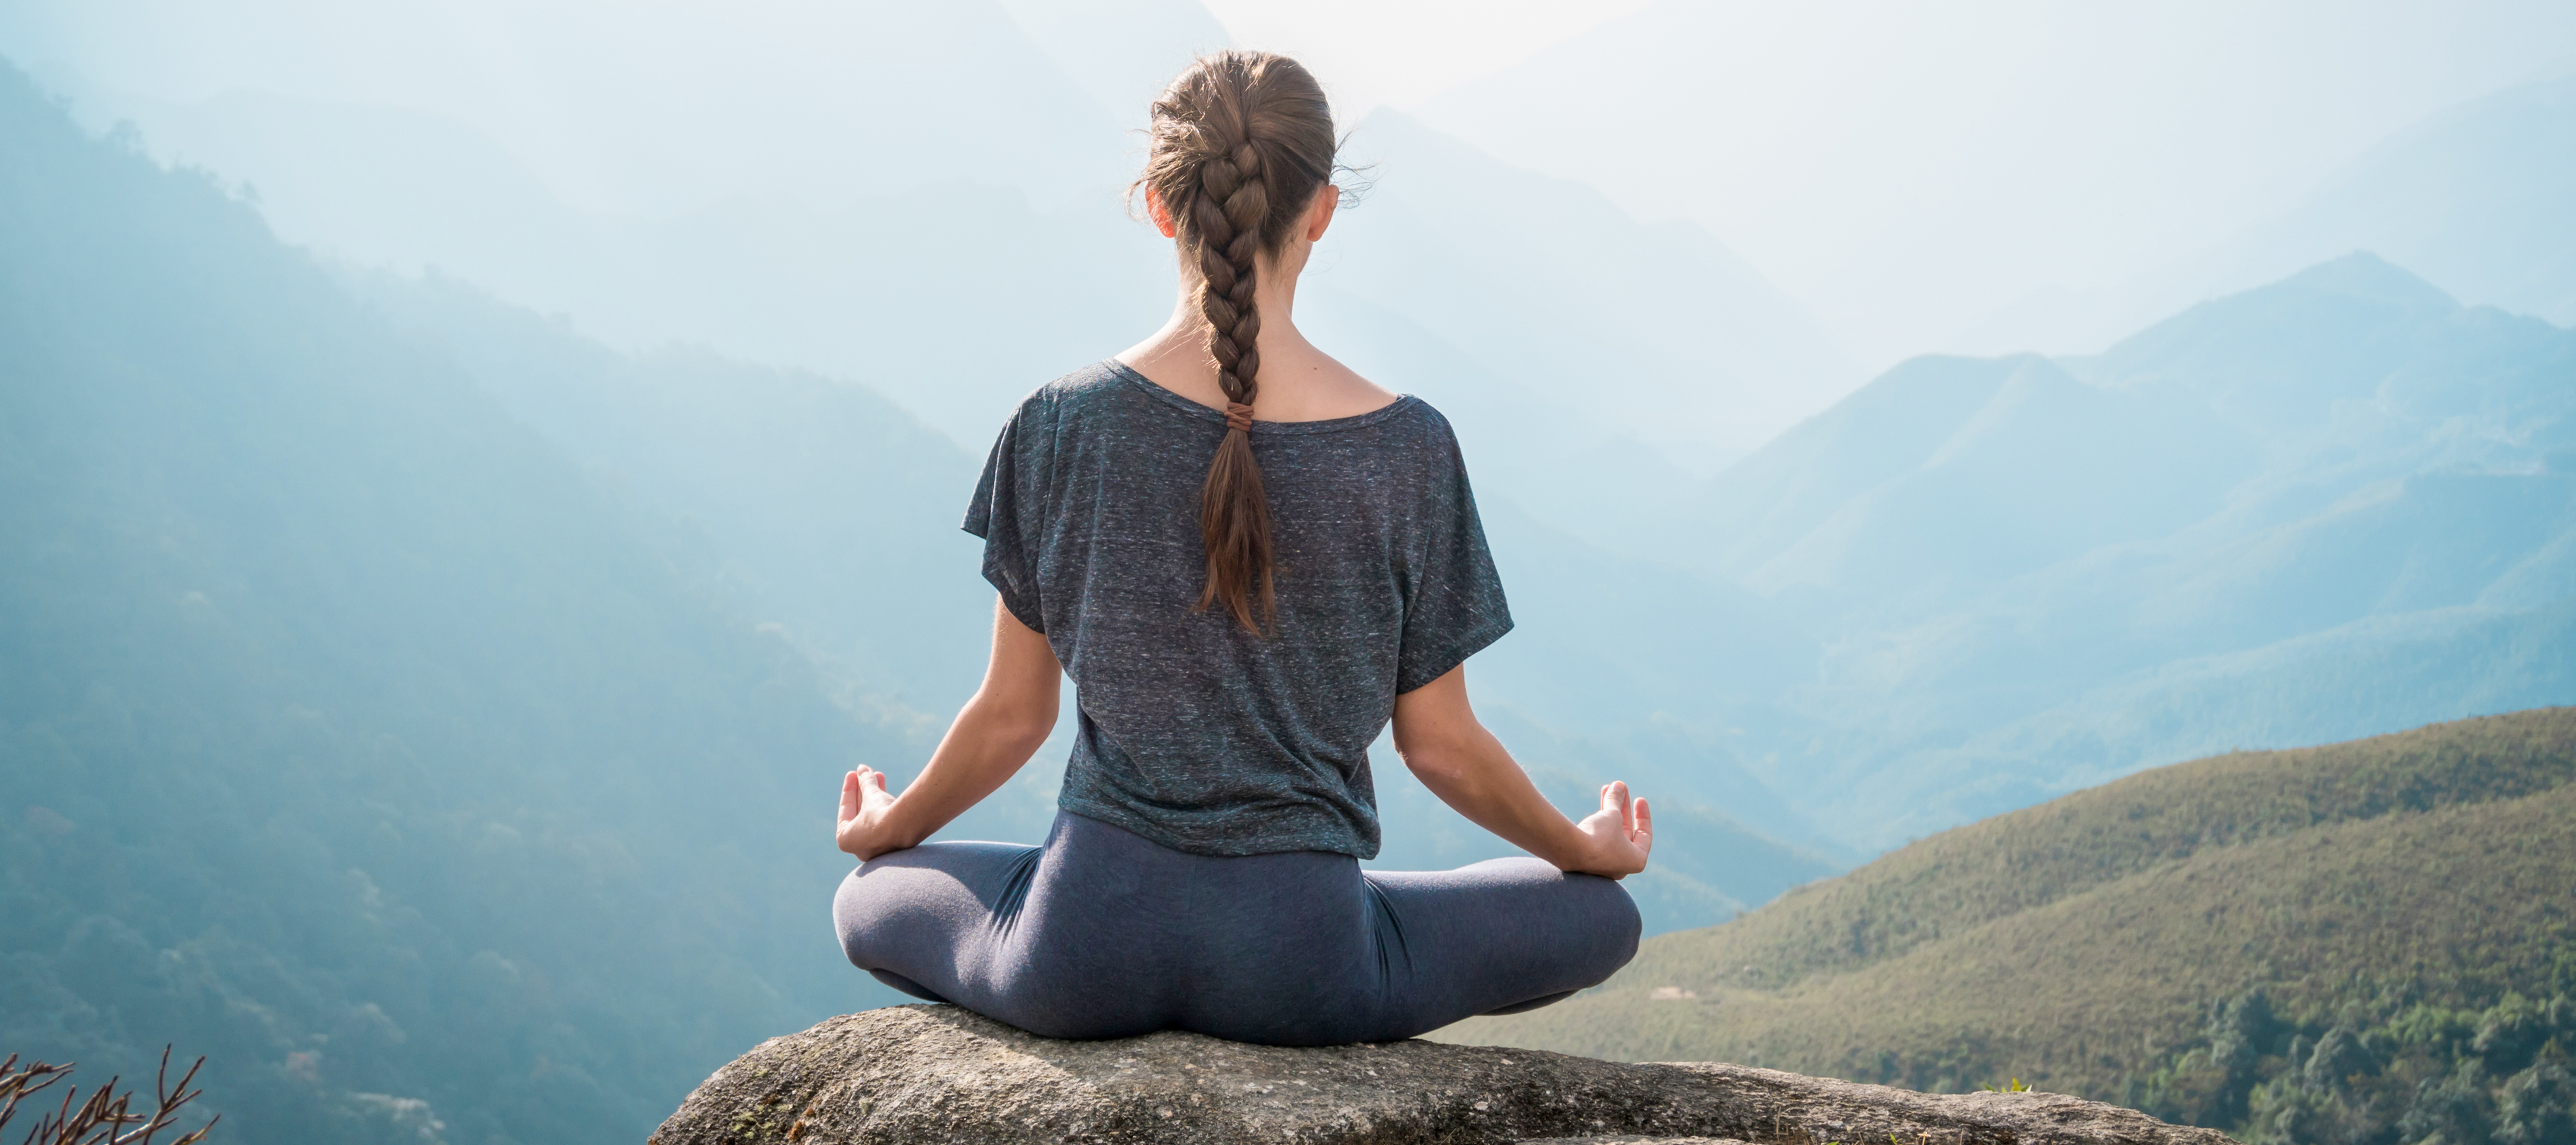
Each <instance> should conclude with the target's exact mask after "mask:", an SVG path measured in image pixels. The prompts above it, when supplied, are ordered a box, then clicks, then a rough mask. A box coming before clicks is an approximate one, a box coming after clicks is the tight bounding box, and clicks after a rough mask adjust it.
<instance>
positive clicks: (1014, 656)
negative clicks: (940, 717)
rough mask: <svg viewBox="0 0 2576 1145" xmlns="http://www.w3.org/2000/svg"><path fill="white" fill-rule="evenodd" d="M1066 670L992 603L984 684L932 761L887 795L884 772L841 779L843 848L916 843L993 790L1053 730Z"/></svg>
mask: <svg viewBox="0 0 2576 1145" xmlns="http://www.w3.org/2000/svg"><path fill="white" fill-rule="evenodd" d="M1062 679H1063V669H1062V668H1060V667H1059V666H1058V665H1057V664H1056V662H1055V650H1054V649H1053V648H1050V647H1048V646H1047V642H1046V637H1044V636H1040V635H1038V634H1037V633H1036V632H1035V631H1033V630H1031V629H1030V628H1029V626H1028V625H1025V624H1022V623H1020V619H1019V618H1018V617H1016V616H1013V615H1011V611H1010V610H1009V609H1007V608H1004V607H1002V603H1001V599H1000V598H999V597H995V598H994V601H993V659H992V662H991V663H990V664H987V665H986V666H985V668H984V686H983V687H980V688H977V689H976V690H975V698H974V699H971V700H968V701H966V706H965V707H964V708H962V709H960V710H959V711H958V713H957V721H956V722H955V723H952V724H950V725H948V734H947V735H945V736H942V737H941V738H940V740H939V750H937V751H934V752H932V753H931V754H930V766H928V767H925V768H922V769H921V775H920V776H919V777H918V778H916V779H914V780H913V781H912V786H910V787H906V788H904V789H903V794H902V795H901V796H895V795H889V794H887V793H886V787H885V773H884V772H881V771H878V770H876V769H874V768H868V767H862V768H859V769H858V770H856V771H853V772H851V773H849V774H848V775H845V776H842V777H841V815H840V824H841V825H840V830H839V831H837V832H836V833H835V839H836V841H837V842H838V843H839V844H840V847H841V849H842V850H844V851H847V852H849V853H851V854H853V855H857V856H858V857H859V858H861V859H863V860H865V859H873V858H876V857H877V856H879V855H882V854H885V853H886V852H888V851H900V850H903V849H904V848H906V847H914V846H919V845H920V843H921V841H922V840H924V839H927V838H929V837H930V835H931V832H934V831H937V830H939V829H940V828H942V827H945V826H947V825H948V821H949V820H951V819H955V818H956V817H958V816H959V815H962V814H964V813H965V811H966V809H967V808H969V807H972V806H974V805H975V804H976V803H978V802H981V801H982V800H983V798H984V797H985V796H987V795H991V794H992V793H993V791H994V790H995V789H996V788H999V787H1000V786H1002V784H1003V783H1004V782H1006V781H1008V780H1009V779H1010V778H1011V776H1012V775H1014V774H1016V773H1018V771H1019V770H1020V767H1021V765H1023V764H1026V763H1027V762H1028V761H1029V756H1030V755H1031V754H1033V753H1035V752H1036V751H1037V750H1038V745H1040V744H1043V743H1045V742H1046V738H1047V735H1048V733H1050V732H1053V731H1054V730H1055V705H1056V697H1057V695H1058V693H1059V691H1060V689H1061V686H1062V683H1061V682H1062Z"/></svg>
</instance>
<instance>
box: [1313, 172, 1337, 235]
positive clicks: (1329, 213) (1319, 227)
mask: <svg viewBox="0 0 2576 1145" xmlns="http://www.w3.org/2000/svg"><path fill="white" fill-rule="evenodd" d="M1341 206H1342V189H1341V188H1339V187H1336V186H1334V185H1332V184H1330V183H1326V184H1324V185H1323V187H1322V188H1321V189H1319V190H1317V191H1316V192H1315V206H1314V208H1313V209H1312V210H1309V211H1307V212H1306V241H1307V242H1310V243H1311V242H1316V241H1318V240H1321V239H1322V238H1323V237H1324V228H1326V227H1329V226H1332V225H1333V212H1334V211H1337V210H1340V209H1341Z"/></svg>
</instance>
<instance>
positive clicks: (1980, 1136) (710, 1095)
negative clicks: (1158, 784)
mask: <svg viewBox="0 0 2576 1145" xmlns="http://www.w3.org/2000/svg"><path fill="white" fill-rule="evenodd" d="M1560 1139H1570V1140H1572V1141H1594V1142H1603V1143H1607V1142H1638V1141H1651V1142H1675V1141H1677V1140H1689V1139H1731V1140H1733V1141H1736V1142H1761V1143H1766V1145H1828V1143H1834V1145H1845V1143H1847V1145H1878V1143H1880V1142H1889V1143H1891V1145H2231V1143H2230V1142H2229V1139H2228V1138H2227V1137H2226V1136H2225V1135H2223V1134H2220V1133H2217V1132H2214V1131H2212V1130H2207V1129H2192V1128H2186V1127H2183V1126H2176V1125H2168V1124H2165V1123H2164V1122H2162V1121H2158V1120H2156V1119H2154V1118H2152V1117H2149V1116H2147V1115H2145V1114H2143V1113H2139V1112H2136V1111H2134V1110H2128V1109H2121V1108H2118V1107H2116V1106H2110V1105H2103V1104H2101V1103H2099V1102H2093V1101H2084V1100H2081V1099H2078V1098H2073V1097H2064V1096H2060V1095H2057V1094H2046V1093H1969V1094H1956V1095H1947V1096H1936V1095H1932V1094H1923V1093H1915V1092H1912V1091H1910V1090H1902V1089H1889V1088H1887V1087H1885V1086H1876V1085H1854V1084H1852V1083H1850V1082H1841V1081H1828V1080H1825V1079H1822V1078H1812V1077H1803V1076H1800V1075H1798V1074H1793V1073H1781V1072H1779V1071H1777V1070H1767V1069H1746V1068H1744V1067H1742V1066H1731V1065H1716V1064H1708V1063H1682V1064H1669V1065H1623V1064H1619V1063H1616V1062H1605V1061H1594V1060H1592V1059H1590V1058H1577V1057H1567V1056H1565V1055H1563V1054H1551V1053H1539V1052H1534V1051H1530V1050H1508V1049H1494V1048H1490V1047H1484V1046H1452V1045H1441V1044H1437V1043H1433V1042H1422V1041H1409V1042H1394V1043H1390V1044H1386V1045H1358V1046H1336V1047H1332V1048H1328V1049H1283V1048H1279V1047H1274V1046H1251V1045H1242V1044H1239V1043H1235V1042H1226V1041H1219V1040H1217V1039H1215V1038H1208V1037H1202V1036H1200V1035H1197V1034H1184V1033H1173V1032H1166V1033H1159V1034H1148V1035H1146V1036H1144V1037H1141V1038H1124V1039H1120V1040H1117V1041H1105V1042H1065V1041H1056V1040H1053V1039H1049V1038H1041V1037H1036V1036H1034V1035H1031V1034H1025V1033H1022V1032H1020V1031H1018V1030H1015V1029H1012V1028H1011V1027H1009V1026H1005V1025H1002V1024H1001V1023H999V1022H995V1021H992V1020H990V1019H987V1018H983V1017H979V1016H977V1015H975V1014H972V1013H969V1012H967V1011H964V1010H960V1009H957V1008H955V1007H953V1006H897V1007H893V1008H891V1009H884V1010H870V1011H867V1012H866V1013H861V1014H852V1015H849V1016H848V1017H843V1018H834V1019H832V1020H831V1021H828V1022H825V1023H823V1024H822V1025H819V1026H816V1027H814V1028H813V1029H810V1030H807V1031H805V1032H804V1033H801V1034H791V1035H788V1036H786V1037H783V1038H772V1039H770V1040H768V1041H766V1042H763V1043H761V1044H760V1046H759V1047H758V1048H756V1049H754V1050H752V1051H751V1052H750V1053H747V1054H744V1055H743V1056H742V1057H740V1058H738V1059H736V1060H735V1061H734V1062H733V1064H731V1065H728V1066H726V1067H724V1068H723V1069H720V1070H717V1071H716V1075H715V1076H714V1077H711V1078H708V1079H707V1081H706V1084H704V1085H701V1086H699V1087H698V1089H697V1092H695V1093H692V1094H690V1095H689V1099H688V1101H687V1102H686V1103H684V1104H682V1105H681V1106H680V1111H679V1112H677V1113H674V1114H672V1115H671V1119H670V1120H668V1121H665V1122H663V1123H662V1128H661V1129H660V1130H658V1131H656V1132H655V1133H654V1134H653V1137H652V1145H766V1143H769V1142H796V1143H798V1145H859V1143H862V1142H864V1143H868V1145H876V1143H880V1142H882V1143H885V1145H931V1143H934V1142H976V1143H978V1145H981V1143H986V1142H992V1143H1006V1142H1030V1143H1033V1145H1034V1143H1038V1142H1044V1143H1047V1145H1054V1143H1056V1142H1098V1143H1103V1145H1106V1143H1111V1142H1118V1143H1147V1142H1191V1143H1194V1145H1196V1143H1207V1145H1234V1143H1238V1142H1240V1143H1244V1145H1251V1143H1253V1142H1259V1143H1261V1145H1279V1143H1282V1142H1299V1143H1312V1145H1324V1143H1332V1145H1364V1143H1365V1145H1379V1143H1386V1145H1394V1143H1398V1142H1402V1143H1406V1145H1411V1143H1416V1142H1421V1143H1432V1142H1444V1143H1445V1142H1457V1143H1461V1145H1465V1143H1474V1145H1489V1143H1490V1145H1503V1143H1519V1142H1530V1141H1537V1140H1551V1141H1554V1140H1560Z"/></svg>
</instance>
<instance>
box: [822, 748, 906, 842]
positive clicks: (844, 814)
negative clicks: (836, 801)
mask: <svg viewBox="0 0 2576 1145" xmlns="http://www.w3.org/2000/svg"><path fill="white" fill-rule="evenodd" d="M893 809H894V796H892V795H888V794H886V778H885V773H884V772H882V771H878V770H877V769H875V768H872V767H861V768H859V769H858V770H856V771H853V772H851V773H849V774H848V775H844V776H842V777H841V815H840V828H839V829H838V830H836V831H834V832H833V833H832V841H833V842H835V843H837V844H839V845H840V848H841V849H842V850H844V851H847V852H849V853H851V854H853V855H857V856H858V857H859V860H860V861H861V862H865V861H867V860H869V859H873V858H876V857H877V856H879V855H882V854H885V853H886V852H888V851H898V850H902V849H903V844H902V843H900V842H897V841H895V840H894V839H891V838H889V837H888V836H889V834H890V832H888V831H887V830H886V813H887V812H889V811H891V810H893Z"/></svg>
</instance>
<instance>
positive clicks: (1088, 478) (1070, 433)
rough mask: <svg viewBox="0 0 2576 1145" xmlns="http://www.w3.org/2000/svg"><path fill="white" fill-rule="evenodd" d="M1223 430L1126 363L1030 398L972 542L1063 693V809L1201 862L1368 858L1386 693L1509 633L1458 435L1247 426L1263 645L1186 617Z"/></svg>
mask: <svg viewBox="0 0 2576 1145" xmlns="http://www.w3.org/2000/svg"><path fill="white" fill-rule="evenodd" d="M1226 429H1227V425H1226V418H1225V415H1223V414H1221V413H1219V412H1217V411H1215V410H1212V409H1209V408H1207V407H1205V406H1202V405H1199V404H1197V403H1195V402H1192V401H1190V400H1188V399H1186V398H1183V397H1181V396H1179V395H1178V394H1175V393H1173V392H1171V391H1170V390H1167V389H1165V388H1163V387H1162V386H1159V385H1157V384H1155V383H1154V382H1151V381H1148V380H1147V379H1146V378H1145V377H1144V376H1143V375H1142V374H1139V373H1137V372H1136V371H1135V370H1133V369H1131V368H1129V367H1127V366H1125V365H1123V364H1120V363H1118V362H1115V361H1111V362H1103V363H1101V364H1099V365H1096V366H1092V367H1088V368H1086V369H1084V370H1081V371H1078V372H1076V373H1074V374H1072V375H1069V376H1067V377H1065V378H1063V379H1060V380H1058V381H1056V382H1053V383H1051V384H1049V385H1047V386H1045V387H1044V388H1041V389H1040V390H1038V391H1037V392H1036V393H1034V394H1032V395H1030V397H1029V398H1028V400H1027V401H1025V402H1023V403H1022V404H1021V406H1020V408H1019V410H1018V412H1017V413H1015V414H1014V415H1013V416H1012V418H1011V421H1010V423H1009V425H1008V426H1006V427H1005V428H1004V430H1003V431H1002V434H1001V437H1000V439H999V440H998V441H997V442H995V444H994V447H993V453H992V456H991V458H990V459H989V460H988V462H987V463H986V467H985V471H984V478H983V481H982V483H981V484H980V485H979V486H978V487H977V489H976V493H975V500H974V502H973V505H972V507H971V508H970V510H969V511H968V514H967V518H966V529H967V531H969V532H972V533H975V534H977V535H978V536H982V537H984V538H985V539H986V550H985V551H986V557H985V575H986V576H987V577H988V578H989V579H990V580H992V581H993V583H994V584H995V585H997V586H998V587H999V588H1000V590H1001V597H1002V601H1003V604H1004V606H1005V607H1007V608H1008V609H1009V610H1010V612H1011V614H1012V615H1013V616H1014V617H1016V618H1018V619H1019V621H1020V622H1021V623H1023V624H1026V625H1028V626H1029V627H1030V628H1031V629H1033V630H1036V631H1038V632H1040V633H1043V634H1045V636H1046V638H1047V642H1048V644H1049V645H1050V646H1051V647H1052V648H1053V649H1054V651H1055V654H1056V658H1057V659H1058V660H1059V661H1060V662H1061V663H1062V664H1063V665H1064V669H1065V672H1066V674H1068V675H1069V676H1071V677H1072V679H1073V682H1074V686H1075V689H1076V695H1077V697H1078V703H1079V705H1080V709H1081V722H1080V736H1079V738H1078V740H1077V741H1076V744H1075V747H1074V754H1073V760H1072V762H1071V764H1070V766H1069V768H1068V770H1067V772H1066V776H1065V786H1064V796H1063V799H1062V801H1061V806H1063V807H1064V808H1065V809H1066V810H1068V811H1072V812H1075V813H1077V814H1082V815H1086V816H1090V817H1092V818H1096V819H1100V820H1102V821H1105V822H1109V823H1113V824H1116V825H1118V826H1120V827H1123V828H1126V829H1127V830H1129V831H1133V832H1135V833H1136V834H1138V835H1141V836H1144V837H1145V838H1147V839H1150V840H1153V841H1154V842H1156V843H1160V844H1162V845H1164V846H1167V847H1171V848H1174V849H1176V850H1182V851H1189V852H1193V853H1197V854H1206V855H1250V854H1264V853H1269V852H1277V851H1299V850H1310V851H1334V852H1339V853H1342V854H1347V855H1354V856H1357V857H1360V858H1370V857H1374V856H1375V855H1376V854H1377V850H1378V824H1377V815H1376V811H1375V796H1374V793H1373V791H1372V787H1371V782H1370V776H1369V771H1368V746H1369V744H1370V742H1372V741H1373V740H1375V739H1376V738H1377V735H1378V733H1379V732H1380V731H1381V730H1382V729H1384V728H1385V726H1386V724H1387V720H1388V718H1389V717H1390V716H1391V715H1392V714H1393V712H1394V709H1395V697H1396V695H1397V694H1398V693H1401V692H1409V691H1412V690H1413V689H1415V688H1418V687H1420V686H1422V685H1423V684H1426V683H1428V682H1430V681H1432V680H1434V679H1437V678H1438V677H1440V676H1441V675H1442V674H1444V673H1446V672H1448V671H1449V670H1450V669H1452V668H1455V667H1457V666H1458V665H1459V664H1460V663H1462V662H1464V661H1465V660H1466V659H1467V658H1468V657H1469V656H1471V655H1473V654H1475V653H1476V652H1477V651H1479V650H1481V649H1483V648H1484V647H1485V646H1486V645H1488V644H1491V643H1493V642H1494V641H1495V640H1496V639H1498V638H1500V637H1501V636H1502V635H1503V634H1504V633H1505V632H1508V631H1510V630H1511V626H1512V621H1511V615H1510V612H1509V610H1508V608H1507V607H1506V605H1505V603H1504V598H1503V592H1502V586H1501V583H1500V582H1499V580H1498V579H1497V578H1496V576H1495V572H1494V566H1493V560H1492V558H1491V556H1490V555H1489V554H1488V552H1487V551H1486V547H1485V538H1484V533H1483V530H1482V529H1481V528H1480V526H1479V525H1478V522H1477V517H1476V509H1475V500H1474V497H1473V495H1472V494H1471V492H1470V491H1469V488H1468V483H1467V472H1466V467H1465V465H1464V463H1463V462H1462V460H1461V459H1460V457H1459V452H1458V443H1457V439H1456V438H1455V436H1454V435H1453V434H1452V433H1451V432H1450V428H1449V424H1448V422H1447V421H1446V420H1445V419H1443V418H1442V417H1441V416H1440V414H1439V413H1438V412H1437V411H1435V410H1433V409H1432V408H1431V407H1430V406H1429V405H1428V404H1426V403H1424V402H1422V401H1420V400H1418V399H1414V398H1409V397H1408V398H1399V399H1397V400H1396V401H1394V402H1393V403H1391V404H1388V405H1385V406H1382V407H1380V408H1378V409H1376V410H1373V411H1370V412H1368V413H1364V414H1360V415H1357V416H1354V417H1345V418H1335V419H1331V420H1326V421H1305V422H1255V423H1254V424H1253V427H1252V430H1251V433H1250V437H1251V444H1252V449H1253V452H1254V455H1255V456H1256V457H1257V458H1258V459H1259V462H1260V467H1261V474H1262V482H1263V488H1264V493H1265V496H1266V498H1267V501H1268V505H1269V511H1270V519H1271V529H1272V537H1273V542H1272V543H1273V546H1274V548H1273V552H1274V561H1275V565H1276V569H1277V572H1276V574H1275V579H1274V582H1273V583H1274V585H1275V601H1276V613H1275V616H1274V617H1273V619H1272V622H1271V625H1270V630H1269V632H1267V633H1255V632H1252V631H1249V630H1246V629H1245V628H1244V627H1243V626H1242V625H1240V624H1239V623H1237V622H1236V621H1235V619H1234V618H1233V617H1232V616H1230V615H1228V614H1226V613H1224V612H1222V611H1219V610H1216V609H1202V608H1200V607H1198V602H1199V598H1200V594H1201V590H1202V586H1203V585H1204V583H1205V580H1206V575H1207V574H1206V561H1205V558H1204V556H1203V554H1202V552H1201V550H1200V537H1199V527H1198V520H1197V512H1196V510H1197V508H1198V504H1199V499H1200V493H1201V487H1202V485H1203V484H1204V482H1205V480H1206V461H1205V459H1206V457H1207V456H1208V455H1209V454H1210V453H1211V452H1213V451H1214V449H1215V448H1216V444H1217V442H1218V439H1219V438H1221V437H1222V436H1223V435H1224V434H1225V432H1226Z"/></svg>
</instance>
